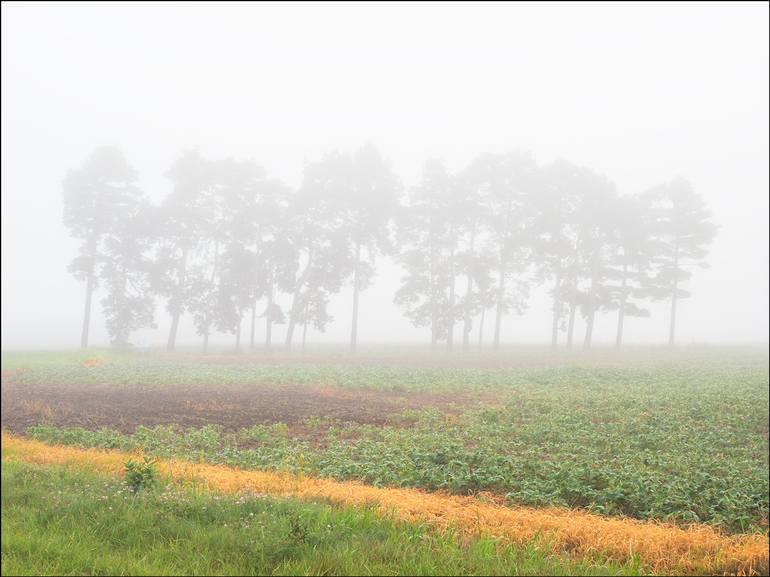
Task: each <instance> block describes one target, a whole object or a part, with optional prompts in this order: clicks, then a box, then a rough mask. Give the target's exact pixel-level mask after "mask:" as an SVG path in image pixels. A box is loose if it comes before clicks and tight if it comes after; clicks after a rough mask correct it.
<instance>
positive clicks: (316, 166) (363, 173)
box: [303, 145, 400, 352]
mask: <svg viewBox="0 0 770 577" xmlns="http://www.w3.org/2000/svg"><path fill="white" fill-rule="evenodd" d="M303 189H304V191H303V195H306V196H310V195H312V196H313V197H315V198H318V197H323V198H324V200H325V202H327V203H328V204H329V205H330V206H331V207H333V209H334V212H335V218H337V219H340V220H341V223H340V226H341V227H342V228H343V229H344V230H345V234H346V235H347V236H348V242H349V258H350V259H351V261H352V285H353V307H352V308H353V313H352V319H351V328H350V351H351V352H355V350H356V346H357V344H358V308H359V307H358V303H359V293H360V292H361V291H362V290H365V289H366V288H367V287H368V286H369V284H370V283H371V280H372V277H373V276H374V270H375V268H374V264H375V258H376V256H377V255H378V254H381V253H387V252H388V251H389V250H390V246H391V243H390V235H389V228H388V225H389V223H390V220H391V218H392V217H393V214H394V212H395V208H396V206H398V194H399V191H400V184H399V181H398V178H397V177H396V175H395V173H394V172H393V170H392V169H391V167H390V163H389V162H387V161H386V160H385V159H384V158H383V157H382V155H381V154H380V152H379V150H377V149H376V148H375V147H373V146H371V145H367V146H363V147H361V148H359V149H358V150H356V151H355V152H354V153H353V154H352V155H346V154H340V153H336V152H335V153H329V154H326V155H325V156H324V157H323V158H322V159H321V160H320V161H319V162H316V163H312V164H310V165H308V166H307V167H306V169H305V173H304V180H303Z"/></svg>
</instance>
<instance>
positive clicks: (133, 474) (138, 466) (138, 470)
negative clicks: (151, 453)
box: [125, 456, 158, 493]
mask: <svg viewBox="0 0 770 577" xmlns="http://www.w3.org/2000/svg"><path fill="white" fill-rule="evenodd" d="M155 463H156V460H155V459H151V458H149V457H147V456H145V457H144V459H143V461H142V462H139V461H134V460H133V459H129V460H128V461H126V464H125V467H126V485H128V488H129V489H130V490H131V492H132V493H137V492H139V491H140V490H141V489H147V488H150V487H152V486H153V485H155V482H156V481H157V480H158V469H157V468H156V467H155Z"/></svg>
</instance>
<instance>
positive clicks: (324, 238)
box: [282, 164, 353, 350]
mask: <svg viewBox="0 0 770 577" xmlns="http://www.w3.org/2000/svg"><path fill="white" fill-rule="evenodd" d="M316 169H317V166H316V165H312V164H311V165H308V166H307V167H306V170H305V174H304V176H303V182H302V185H301V186H300V189H299V191H298V192H297V194H296V195H295V196H294V197H293V199H292V202H291V204H290V206H289V209H288V211H287V213H288V218H287V220H286V223H287V229H286V232H287V236H288V238H289V239H290V242H291V247H292V250H291V254H292V256H293V259H292V260H293V265H292V268H293V273H291V274H290V273H289V272H288V271H286V270H285V269H284V274H283V275H282V276H283V278H284V279H285V281H286V284H285V285H284V286H283V287H282V289H283V290H284V292H288V293H289V294H291V308H290V309H289V314H288V326H287V329H286V349H287V350H291V348H292V343H293V339H294V331H295V328H296V326H297V325H298V324H301V325H302V326H303V327H306V326H307V325H308V324H314V325H315V326H316V328H318V329H319V330H323V329H324V328H325V326H326V324H327V323H328V322H329V321H331V316H330V315H329V314H328V311H327V304H328V297H329V295H331V294H336V293H337V292H339V291H340V289H341V287H342V283H343V281H344V279H345V278H347V277H348V276H349V275H350V274H351V272H352V265H353V261H352V259H351V255H350V244H349V242H348V241H349V235H348V231H347V228H346V222H345V219H344V218H343V217H342V216H340V215H339V213H338V203H337V202H336V201H335V199H334V198H333V197H331V196H330V195H328V194H326V191H325V189H324V188H323V187H320V186H318V183H317V181H316V177H315V171H316ZM287 252H288V251H287Z"/></svg>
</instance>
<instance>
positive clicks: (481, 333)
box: [478, 308, 487, 350]
mask: <svg viewBox="0 0 770 577" xmlns="http://www.w3.org/2000/svg"><path fill="white" fill-rule="evenodd" d="M486 313H487V309H486V308H483V309H481V319H480V320H479V345H478V347H479V350H481V344H482V339H483V338H484V316H486Z"/></svg>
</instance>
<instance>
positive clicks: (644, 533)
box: [2, 434, 768, 575]
mask: <svg viewBox="0 0 770 577" xmlns="http://www.w3.org/2000/svg"><path fill="white" fill-rule="evenodd" d="M2 443H3V449H4V450H5V452H6V455H7V456H6V458H13V459H20V460H23V461H27V462H35V463H42V464H79V465H83V466H87V467H89V468H91V469H94V470H98V471H102V472H109V473H121V472H122V471H123V466H124V462H125V461H126V458H127V455H126V454H123V453H118V452H114V451H99V450H94V449H78V448H74V447H64V446H50V445H46V444H44V443H40V442H38V441H33V440H29V439H24V438H19V437H14V436H10V435H5V434H4V435H3V437H2ZM158 467H159V469H160V470H161V472H163V473H165V474H167V475H169V476H170V477H171V478H172V479H175V480H177V481H180V480H189V479H194V480H196V482H198V483H200V484H202V485H203V486H204V487H208V488H210V489H214V490H218V491H223V492H238V491H255V492H259V493H268V494H271V495H276V496H291V497H297V498H300V499H307V500H325V501H331V502H334V503H338V504H345V505H363V504H375V505H376V506H377V507H378V509H379V510H380V511H381V512H382V513H383V514H389V515H390V514H395V516H396V517H397V518H398V519H400V520H403V521H410V522H427V523H429V524H431V525H433V526H435V527H436V528H438V529H445V528H447V527H453V528H454V529H456V530H458V531H460V532H462V533H463V534H465V535H467V536H476V535H488V536H496V537H501V538H503V539H506V540H508V541H511V542H514V543H525V542H529V541H532V540H533V539H543V541H542V542H547V543H548V544H549V546H552V547H554V548H555V549H556V550H567V551H569V552H570V553H571V554H573V555H575V556H576V557H593V556H601V557H605V558H610V559H613V560H617V561H621V562H622V561H627V560H629V559H630V558H631V556H632V555H637V556H639V558H640V559H641V560H642V562H643V563H644V565H645V567H647V568H649V569H650V570H652V571H654V572H662V573H666V572H678V573H679V572H687V573H705V574H739V575H740V574H743V575H746V574H767V572H768V537H767V535H738V536H726V535H721V534H719V533H718V532H717V531H715V530H714V529H712V528H711V527H708V526H697V527H691V528H688V529H684V528H681V527H676V526H674V525H670V524H664V523H653V522H642V521H636V520H631V519H616V518H606V517H601V516H598V515H594V514H590V513H587V512H584V511H574V510H569V509H557V508H545V509H532V508H526V507H516V508H512V507H505V506H502V505H496V504H492V503H484V502H481V501H479V500H478V499H476V498H473V497H461V496H455V495H445V494H438V493H428V492H425V491H420V490H416V489H387V488H377V487H370V486H367V485H363V484H361V483H357V482H339V481H333V480H330V479H316V478H307V477H301V476H295V475H290V474H287V473H272V472H262V471H244V470H239V469H233V468H229V467H224V466H216V465H206V464H201V463H191V462H186V461H178V460H168V461H162V462H160V463H159V464H158Z"/></svg>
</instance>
